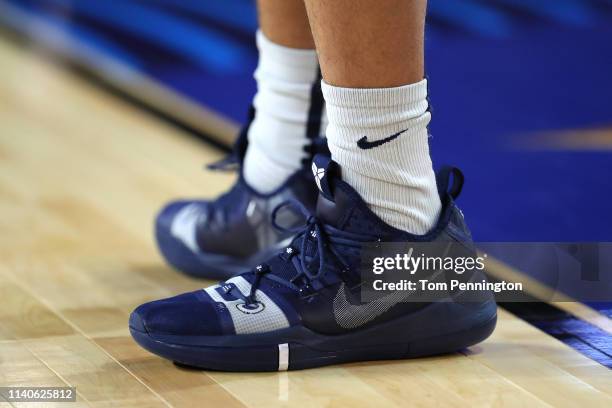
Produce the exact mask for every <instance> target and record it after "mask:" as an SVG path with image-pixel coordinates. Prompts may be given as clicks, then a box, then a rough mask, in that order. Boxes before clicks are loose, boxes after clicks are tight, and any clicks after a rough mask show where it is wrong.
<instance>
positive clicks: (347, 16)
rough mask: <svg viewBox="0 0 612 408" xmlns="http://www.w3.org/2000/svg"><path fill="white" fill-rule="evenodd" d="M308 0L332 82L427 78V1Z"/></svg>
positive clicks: (389, 83)
mask: <svg viewBox="0 0 612 408" xmlns="http://www.w3.org/2000/svg"><path fill="white" fill-rule="evenodd" d="M280 1H283V0H280ZM305 3H306V9H307V11H308V18H309V21H310V26H311V27H312V32H313V35H314V40H315V44H316V48H317V52H318V54H319V63H320V64H321V71H322V73H323V79H324V80H325V82H327V83H328V84H330V85H334V86H339V87H345V88H390V87H395V86H401V85H407V84H412V83H416V82H419V81H420V80H422V79H423V76H424V62H423V60H424V55H423V54H424V51H423V48H424V45H423V42H424V31H425V9H426V5H427V0H384V1H374V0H305Z"/></svg>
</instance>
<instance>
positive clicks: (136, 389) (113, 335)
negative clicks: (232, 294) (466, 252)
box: [0, 39, 612, 408]
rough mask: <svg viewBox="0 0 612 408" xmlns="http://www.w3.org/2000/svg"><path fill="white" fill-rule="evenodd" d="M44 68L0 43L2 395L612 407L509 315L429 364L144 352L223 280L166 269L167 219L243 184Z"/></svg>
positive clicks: (211, 403)
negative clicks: (159, 222)
mask: <svg viewBox="0 0 612 408" xmlns="http://www.w3.org/2000/svg"><path fill="white" fill-rule="evenodd" d="M47 60H48V58H41V57H40V56H39V55H37V53H36V52H33V51H32V50H25V49H22V48H18V47H17V46H15V45H14V44H13V43H8V42H5V41H4V40H1V39H0V73H1V75H0V386H62V385H71V386H75V387H76V389H77V395H78V401H77V402H76V403H73V405H69V404H64V405H66V406H101V407H102V406H103V407H106V406H121V407H129V406H146V407H149V406H151V407H153V406H160V407H161V406H185V407H191V406H199V407H227V408H229V407H276V406H295V407H351V408H356V407H368V406H373V405H377V406H381V407H383V406H384V407H406V406H422V407H432V406H445V407H446V406H451V407H454V406H457V407H459V406H470V407H472V406H503V407H506V406H508V407H514V406H520V407H532V406H561V407H564V406H567V407H576V406H581V407H597V406H599V407H611V406H612V372H611V371H610V370H609V369H607V368H606V367H604V366H602V365H600V364H598V363H597V362H595V361H593V360H591V359H589V358H587V357H585V356H583V355H582V354H579V353H578V352H576V351H575V350H574V349H572V348H570V347H569V346H567V345H565V344H564V343H562V342H560V341H558V340H556V339H554V338H553V337H550V336H548V335H547V334H545V333H543V332H541V331H540V330H538V329H537V328H535V327H533V326H531V325H529V324H528V323H526V322H524V321H522V320H520V319H518V318H517V317H515V316H514V315H512V314H510V313H508V312H506V311H505V310H503V309H501V310H500V311H499V323H498V328H497V330H496V331H495V333H494V334H493V336H492V337H491V338H490V339H488V340H487V341H485V342H484V343H482V344H480V345H478V346H475V347H472V348H471V349H469V350H467V351H465V352H463V353H457V354H454V355H448V356H441V357H433V358H424V359H419V360H408V361H389V362H375V363H359V364H348V365H342V366H335V367H328V368H321V369H313V370H306V371H301V372H300V371H298V372H288V373H258V374H252V373H250V374H248V373H247V374H234V373H219V372H205V371H196V370H188V369H181V368H177V367H176V366H174V365H173V364H172V363H170V362H168V361H165V360H162V359H160V358H157V357H155V356H153V355H151V354H149V353H148V352H146V351H144V350H142V349H141V348H139V347H138V346H137V345H136V344H135V343H134V342H133V341H132V339H131V338H130V336H129V333H128V328H127V319H128V314H129V313H130V311H131V310H132V309H133V308H134V307H135V306H136V305H138V304H140V303H142V302H144V301H148V300H152V299H156V298H160V297H167V296H170V295H172V294H176V293H178V292H183V291H188V290H195V289H197V288H201V287H204V286H206V285H208V284H210V283H211V282H208V281H197V280H193V279H190V278H187V277H185V276H182V275H180V274H178V273H176V272H174V271H172V270H171V269H170V268H169V267H167V266H166V265H165V264H164V262H163V261H162V259H161V258H160V256H159V255H158V253H157V251H156V249H155V246H154V243H153V240H152V220H153V217H154V215H155V213H156V211H157V210H158V209H159V207H160V206H161V205H162V204H163V203H164V202H166V201H168V200H170V199H173V198H177V197H190V196H207V197H212V196H214V195H216V194H218V193H219V192H221V191H223V190H224V189H225V188H226V187H227V186H228V185H229V184H230V183H231V181H232V176H231V175H226V174H218V173H215V174H211V173H206V172H203V171H202V170H201V169H202V164H203V163H204V162H207V161H210V160H213V159H216V158H218V157H220V156H221V153H220V152H219V151H217V150H215V149H214V148H212V147H208V146H206V145H205V144H203V143H201V142H199V141H197V140H195V139H193V138H190V137H179V134H180V131H179V130H177V129H176V128H174V127H170V126H169V125H167V124H165V123H163V122H160V121H158V120H157V119H155V118H153V117H152V116H150V115H148V114H145V113H143V112H141V111H140V110H138V109H137V108H135V107H133V106H132V105H129V104H126V103H124V102H123V101H121V100H119V99H118V98H115V97H113V96H111V95H109V94H107V93H105V92H103V91H101V90H100V89H98V88H96V87H94V86H92V85H90V84H88V83H86V82H85V81H83V80H81V79H79V78H77V77H75V76H73V75H72V74H70V73H69V72H67V71H66V70H64V69H62V68H61V67H59V66H57V65H56V64H51V63H49V62H48V61H47ZM574 306H577V305H574ZM566 308H569V309H572V305H571V304H568V305H567V306H566ZM583 309H584V308H581V307H579V306H577V307H576V310H578V311H580V310H582V311H583V312H584V310H583ZM587 314H588V313H587ZM587 317H588V316H587ZM591 317H592V316H591ZM599 325H600V326H601V327H607V329H608V330H609V321H608V322H602V321H601V320H600V321H599ZM14 405H15V406H25V405H27V404H25V403H14ZM31 405H32V406H41V405H42V404H34V403H33V404H31ZM0 406H1V407H5V406H11V405H10V404H9V403H6V402H4V403H3V402H0Z"/></svg>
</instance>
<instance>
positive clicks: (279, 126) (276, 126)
mask: <svg viewBox="0 0 612 408" xmlns="http://www.w3.org/2000/svg"><path fill="white" fill-rule="evenodd" d="M257 48H258V49H259V64H258V66H257V69H256V70H255V80H256V81H257V94H256V95H255V99H254V100H253V105H254V106H255V119H254V120H253V122H252V123H251V126H250V128H249V132H248V139H249V146H248V148H247V152H246V155H245V158H244V167H243V173H244V178H245V180H246V182H247V183H248V184H249V185H250V186H251V187H253V188H254V189H255V190H256V191H258V192H260V193H269V192H272V191H274V190H275V189H277V188H278V187H280V186H281V185H282V184H283V183H284V182H285V181H286V180H287V179H288V178H289V177H290V176H291V175H292V174H293V173H295V172H296V171H297V170H298V169H300V168H301V161H302V160H303V159H304V158H306V157H307V153H306V152H305V151H304V146H306V145H307V144H308V143H309V142H310V139H308V137H307V121H308V116H309V112H310V108H311V92H312V88H313V85H314V86H318V81H319V62H318V59H317V53H316V51H315V50H302V49H294V48H288V47H284V46H281V45H278V44H274V43H273V42H271V41H270V40H268V39H267V38H266V37H265V36H264V35H263V33H262V32H261V31H258V32H257ZM322 121H323V122H325V121H326V119H325V113H324V112H323V118H322ZM324 126H325V123H322V125H321V128H320V129H317V132H318V133H319V132H320V131H323V130H324V129H325V127H324ZM317 137H318V135H317Z"/></svg>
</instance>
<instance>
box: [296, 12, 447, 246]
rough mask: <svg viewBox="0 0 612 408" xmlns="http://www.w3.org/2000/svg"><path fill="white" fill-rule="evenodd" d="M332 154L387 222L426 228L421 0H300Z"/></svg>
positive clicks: (434, 213) (430, 216) (428, 190)
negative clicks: (318, 73) (317, 63)
mask: <svg viewBox="0 0 612 408" xmlns="http://www.w3.org/2000/svg"><path fill="white" fill-rule="evenodd" d="M305 1H306V9H307V11H308V17H309V20H310V26H311V27H312V31H313V35H314V39H315V44H316V48H317V52H318V55H319V61H320V64H321V70H322V73H323V81H324V82H323V94H324V96H325V102H326V106H327V115H328V119H329V126H328V127H327V133H326V135H327V138H328V144H329V147H330V150H331V153H332V158H333V159H334V160H335V161H336V162H338V163H339V164H340V166H341V168H342V178H343V179H344V180H345V181H347V182H348V183H349V184H351V185H352V186H353V187H354V188H355V189H356V190H357V191H358V192H359V193H360V194H361V195H362V197H363V198H364V200H365V201H366V202H367V203H368V204H369V206H370V208H371V209H372V210H373V211H374V212H375V213H376V214H377V215H378V216H379V217H381V218H382V219H383V220H384V221H386V222H387V223H388V224H390V225H392V226H394V227H396V228H400V229H402V230H405V231H409V232H412V233H416V234H423V233H426V232H427V231H429V230H430V229H431V228H432V226H433V225H434V224H435V223H436V221H437V218H438V215H439V212H440V207H441V204H440V199H439V197H438V194H437V188H436V181H435V175H434V172H433V169H432V164H431V159H430V156H429V144H428V132H427V125H428V123H429V121H430V113H429V111H428V101H427V83H426V81H425V80H424V79H423V77H424V62H423V60H424V57H423V54H424V52H423V41H424V20H425V8H426V0H413V1H409V0H387V1H384V2H373V1H367V0H305Z"/></svg>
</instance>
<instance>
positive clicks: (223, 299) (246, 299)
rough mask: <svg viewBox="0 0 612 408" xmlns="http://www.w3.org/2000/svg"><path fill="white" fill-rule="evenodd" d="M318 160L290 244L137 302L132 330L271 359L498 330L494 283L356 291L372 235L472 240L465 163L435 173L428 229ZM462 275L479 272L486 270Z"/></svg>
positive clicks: (153, 340)
mask: <svg viewBox="0 0 612 408" xmlns="http://www.w3.org/2000/svg"><path fill="white" fill-rule="evenodd" d="M313 172H314V173H315V174H316V184H317V185H318V186H319V188H320V190H321V193H320V195H319V198H318V202H317V207H316V214H315V215H312V216H309V217H308V219H307V223H306V225H305V226H304V227H303V229H302V230H301V232H300V233H299V234H298V235H297V236H296V237H295V239H294V240H293V241H292V242H291V244H290V245H288V246H287V247H286V248H285V249H284V250H283V251H281V252H279V253H278V254H276V255H274V256H272V257H270V258H269V259H268V260H267V261H266V262H265V263H262V264H260V265H259V266H257V267H255V268H254V269H252V270H251V271H250V272H245V273H243V274H241V275H239V276H236V277H233V278H231V279H229V280H227V281H225V282H222V283H220V284H218V285H214V286H211V287H208V288H206V289H203V290H197V291H195V292H190V293H185V294H182V295H180V296H176V297H172V298H168V299H163V300H158V301H154V302H150V303H146V304H144V305H141V306H139V307H138V308H137V309H136V310H135V311H134V312H133V313H132V315H131V317H130V323H129V325H130V331H131V333H132V336H133V337H134V339H135V340H136V341H137V342H138V343H139V344H140V345H141V346H143V347H144V348H146V349H147V350H149V351H151V352H152V353H155V354H157V355H159V356H162V357H164V358H167V359H170V360H173V361H175V362H178V363H181V364H185V365H190V366H195V367H201V368H205V369H214V370H228V371H274V370H294V369H303V368H309V367H316V366H323V365H329V364H336V363H343V362H349V361H364V360H379V359H398V358H412V357H420V356H427V355H434V354H440V353H449V352H454V351H458V350H461V349H463V348H465V347H468V346H471V345H473V344H476V343H478V342H480V341H482V340H484V339H486V338H487V337H488V336H489V335H490V334H491V333H492V331H493V329H494V327H495V322H496V305H495V301H494V299H493V296H492V294H491V293H490V292H488V291H482V292H480V293H478V294H476V295H475V296H474V295H470V296H468V297H466V293H465V292H460V291H456V292H452V293H450V294H449V295H448V297H447V298H445V299H443V300H441V301H423V302H410V301H408V300H410V299H409V298H408V297H409V296H411V295H412V294H411V292H401V291H399V292H398V293H397V294H392V295H381V296H380V297H378V298H375V299H373V300H371V301H369V302H362V301H361V299H360V282H361V276H360V274H359V264H360V262H361V252H362V250H363V248H364V245H365V243H368V242H441V243H444V245H440V247H447V248H448V246H449V245H451V244H452V245H458V246H461V247H464V248H468V249H470V250H471V251H473V243H472V240H471V236H470V233H469V230H468V229H467V227H466V224H465V222H464V219H463V215H462V214H461V212H460V211H459V210H458V208H457V207H456V205H455V203H454V199H455V198H456V197H457V196H458V195H459V193H460V190H461V186H462V180H463V176H462V175H461V173H460V172H458V171H457V170H456V169H455V170H453V171H452V174H454V176H455V177H454V178H453V183H452V185H450V186H449V184H450V182H449V180H450V179H451V177H450V174H451V172H449V171H444V172H443V173H441V174H440V175H439V178H438V186H439V190H440V199H441V202H442V211H441V215H440V217H439V219H438V222H437V223H436V225H435V226H434V227H433V229H432V230H431V231H430V232H428V233H427V234H425V235H412V234H409V233H407V232H405V231H401V230H398V229H396V228H393V227H391V226H389V225H388V224H386V223H385V222H383V221H382V220H381V219H380V218H379V217H378V216H376V215H375V214H374V213H373V212H372V211H371V210H370V209H369V208H368V206H367V204H366V203H365V202H364V201H363V199H362V198H361V197H360V196H359V194H358V193H357V192H356V191H355V190H354V189H353V188H352V187H351V186H349V185H348V184H347V183H346V182H344V181H342V180H341V177H340V175H339V169H338V167H337V165H336V164H335V163H334V162H332V161H330V159H329V158H325V157H321V156H317V157H316V158H315V164H314V165H313ZM313 184H314V183H313ZM449 187H450V188H449ZM298 207H299V205H298ZM304 211H305V212H307V210H304ZM280 212H281V211H280V210H279V211H278V213H280ZM279 224H280V222H279ZM446 254H447V252H446V250H445V252H444V253H440V255H441V256H446ZM462 276H463V279H467V280H469V281H474V282H481V281H482V280H483V279H484V276H483V275H482V273H480V272H475V273H474V274H464V275H462Z"/></svg>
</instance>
